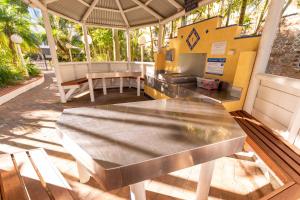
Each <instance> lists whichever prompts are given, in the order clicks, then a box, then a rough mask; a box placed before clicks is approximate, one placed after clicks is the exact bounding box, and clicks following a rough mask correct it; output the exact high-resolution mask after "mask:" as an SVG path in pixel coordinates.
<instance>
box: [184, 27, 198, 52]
mask: <svg viewBox="0 0 300 200" xmlns="http://www.w3.org/2000/svg"><path fill="white" fill-rule="evenodd" d="M199 40H200V36H199V34H198V33H197V31H196V29H195V28H193V30H192V31H191V32H190V34H189V35H188V37H187V38H186V43H187V44H188V46H189V48H190V50H192V49H193V48H194V47H195V46H196V44H197V43H198V42H199Z"/></svg>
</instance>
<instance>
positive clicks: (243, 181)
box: [0, 73, 272, 200]
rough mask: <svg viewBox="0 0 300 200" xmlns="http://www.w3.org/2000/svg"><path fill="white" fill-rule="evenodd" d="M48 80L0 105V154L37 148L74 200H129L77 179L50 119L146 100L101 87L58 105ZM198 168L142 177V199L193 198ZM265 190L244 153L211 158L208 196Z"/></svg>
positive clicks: (248, 195)
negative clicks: (66, 112)
mask: <svg viewBox="0 0 300 200" xmlns="http://www.w3.org/2000/svg"><path fill="white" fill-rule="evenodd" d="M53 80H54V78H53V74H52V73H48V74H46V80H45V83H44V84H42V85H41V86H39V87H37V88H34V89H32V90H30V91H29V92H27V93H25V94H23V95H21V96H19V97H17V98H15V99H13V100H11V101H10V102H8V103H6V104H4V105H1V106H0V154H2V153H11V152H16V151H20V150H25V149H33V148H37V147H42V148H44V149H45V150H46V151H47V153H48V154H49V155H50V156H51V159H52V160H53V162H54V163H55V165H56V166H57V167H58V168H59V170H60V171H61V172H62V174H63V175H64V177H65V178H66V179H67V180H68V181H69V183H70V184H71V186H72V188H73V189H74V191H75V193H76V194H77V195H78V197H79V198H80V199H84V200H90V199H99V200H100V199H101V200H107V199H111V200H121V199H122V200H123V199H129V188H128V187H124V188H121V189H118V190H115V191H111V192H104V191H103V190H101V189H99V186H98V185H97V184H96V183H95V181H94V180H93V179H91V180H90V181H89V182H88V183H87V184H81V183H79V181H78V174H77V169H76V164H75V162H74V159H73V158H72V156H71V155H69V154H68V153H67V152H66V151H65V150H64V149H63V147H62V146H61V145H60V144H59V140H58V138H57V136H56V134H55V121H56V119H57V117H58V116H59V115H60V113H61V112H62V110H63V109H64V108H68V107H78V106H92V105H99V104H107V103H120V102H129V101H140V100H148V98H146V97H143V96H141V97H137V96H136V91H135V90H134V89H125V91H124V94H119V93H118V90H117V89H116V90H113V91H112V90H109V91H108V92H109V95H108V96H105V97H104V96H102V94H101V91H98V92H96V103H90V102H89V95H88V94H87V95H85V96H83V97H81V98H79V99H75V100H73V101H72V102H69V103H67V104H65V105H62V104H61V103H59V97H58V92H57V88H56V86H55V83H54V82H53ZM198 171H199V170H198V166H195V167H192V168H188V169H185V170H181V171H177V172H174V173H171V174H169V175H166V176H163V177H159V178H156V179H154V180H149V181H147V182H146V189H147V197H148V199H157V200H166V199H175V200H178V199H193V196H194V191H195V190H196V185H197V178H198ZM271 191H272V186H271V184H270V182H269V181H268V180H267V179H266V178H265V177H264V176H263V174H262V172H261V171H260V169H259V168H258V167H257V165H256V163H255V162H254V161H253V160H252V159H251V158H250V157H247V155H246V156H240V155H233V156H231V157H225V158H222V159H219V160H217V161H216V165H215V169H214V174H213V180H212V185H211V189H210V194H209V199H230V200H232V199H258V198H259V197H262V196H264V195H265V194H267V193H269V192H271Z"/></svg>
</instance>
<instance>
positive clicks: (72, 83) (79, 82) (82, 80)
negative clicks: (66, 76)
mask: <svg viewBox="0 0 300 200" xmlns="http://www.w3.org/2000/svg"><path fill="white" fill-rule="evenodd" d="M87 81H88V80H87V78H80V79H76V80H72V81H67V82H63V83H62V84H61V85H62V86H71V85H81V84H83V83H86V82H87Z"/></svg>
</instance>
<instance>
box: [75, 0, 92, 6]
mask: <svg viewBox="0 0 300 200" xmlns="http://www.w3.org/2000/svg"><path fill="white" fill-rule="evenodd" d="M77 1H79V2H80V3H81V4H83V5H85V6H86V7H90V4H88V3H87V2H85V1H83V0H77Z"/></svg>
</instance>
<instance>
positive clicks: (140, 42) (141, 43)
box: [138, 35, 146, 46]
mask: <svg viewBox="0 0 300 200" xmlns="http://www.w3.org/2000/svg"><path fill="white" fill-rule="evenodd" d="M138 42H139V45H142V46H144V45H145V44H146V38H145V36H144V35H142V36H140V37H139V39H138Z"/></svg>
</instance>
